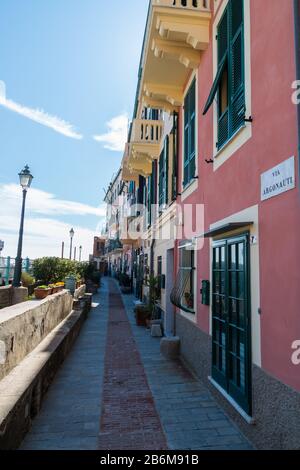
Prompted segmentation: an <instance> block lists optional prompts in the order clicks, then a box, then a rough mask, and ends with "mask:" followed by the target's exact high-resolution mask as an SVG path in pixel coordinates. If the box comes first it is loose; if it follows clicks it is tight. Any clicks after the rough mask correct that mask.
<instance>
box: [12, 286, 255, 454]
mask: <svg viewBox="0 0 300 470" xmlns="http://www.w3.org/2000/svg"><path fill="white" fill-rule="evenodd" d="M94 303H95V304H94V305H95V307H94V308H93V309H92V312H91V313H90V316H89V318H88V320H87V322H86V324H85V325H84V327H83V329H82V332H81V335H80V337H79V338H78V340H77V342H76V344H75V346H74V348H73V350H72V352H71V354H70V355H69V357H68V358H67V360H66V362H65V363H64V365H63V366H62V368H61V370H60V372H59V373H58V375H57V377H56V380H55V381H54V383H53V385H52V386H51V388H50V391H49V393H48V395H47V397H46V400H45V402H44V404H43V407H42V410H41V413H40V415H39V416H38V417H37V418H36V419H35V421H34V424H33V427H32V430H31V432H30V433H29V434H28V436H27V437H26V439H25V440H24V442H23V445H22V447H21V448H22V449H70V450H72V449H77V450H78V449H82V450H84V449H95V450H96V449H105V450H109V449H111V450H112V449H122V450H125V449H145V450H151V449H178V450H180V449H197V450H201V449H249V448H251V447H250V445H249V443H248V442H247V441H246V439H245V438H244V437H243V436H242V435H241V434H240V432H239V430H238V429H237V428H236V427H235V426H234V425H233V424H232V423H231V421H230V420H229V419H228V418H227V417H226V416H225V414H224V413H223V411H222V410H221V409H220V408H219V407H218V405H217V404H216V403H215V401H214V399H213V397H212V396H211V394H210V393H209V392H208V390H207V389H206V388H205V387H204V386H203V385H202V384H201V383H199V382H198V381H197V380H196V379H195V378H194V377H193V376H192V375H191V374H190V373H189V372H188V371H187V370H186V369H185V368H184V367H183V366H182V365H181V363H180V362H179V361H175V362H173V361H168V360H166V359H164V358H163V357H161V355H160V352H159V339H156V338H151V336H150V334H149V331H147V330H145V329H144V328H139V327H137V326H136V325H135V320H134V315H133V298H132V297H131V296H124V297H123V302H122V297H121V296H120V294H119V289H118V286H117V284H116V283H115V282H114V281H110V280H108V279H104V281H103V287H102V289H101V293H100V294H99V295H97V296H95V297H94ZM98 303H99V305H98V306H97V304H98ZM124 306H125V308H124ZM125 309H126V310H125ZM126 311H127V315H126Z"/></svg>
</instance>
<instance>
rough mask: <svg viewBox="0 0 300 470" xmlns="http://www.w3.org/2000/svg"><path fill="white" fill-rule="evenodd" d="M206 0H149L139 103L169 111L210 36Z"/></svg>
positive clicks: (180, 98) (177, 101) (177, 103)
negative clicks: (140, 101)
mask: <svg viewBox="0 0 300 470" xmlns="http://www.w3.org/2000/svg"><path fill="white" fill-rule="evenodd" d="M210 20H211V12H210V9H209V1H208V0H152V3H151V8H150V13H149V18H148V23H147V36H146V38H147V39H146V42H145V49H144V56H143V76H142V87H141V91H142V95H141V98H142V103H143V105H145V106H148V107H152V108H158V109H164V110H166V111H169V112H171V111H172V110H174V109H176V108H178V106H181V105H182V103H183V93H184V86H185V84H186V82H187V81H188V78H189V76H190V74H191V71H193V70H195V69H197V68H198V67H199V65H200V61H201V51H204V50H205V49H206V48H207V47H208V44H209V40H210Z"/></svg>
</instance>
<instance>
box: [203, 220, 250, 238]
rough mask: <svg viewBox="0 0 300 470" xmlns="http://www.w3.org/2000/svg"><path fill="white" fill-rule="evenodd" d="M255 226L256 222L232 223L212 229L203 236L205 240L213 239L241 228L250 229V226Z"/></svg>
mask: <svg viewBox="0 0 300 470" xmlns="http://www.w3.org/2000/svg"><path fill="white" fill-rule="evenodd" d="M253 224H254V222H231V223H229V224H225V225H222V226H221V227H216V228H212V229H211V230H209V231H208V232H205V233H204V234H203V235H202V236H203V237H204V238H212V237H216V236H218V235H223V234H225V233H228V232H232V231H233V230H237V229H239V228H243V227H249V225H253Z"/></svg>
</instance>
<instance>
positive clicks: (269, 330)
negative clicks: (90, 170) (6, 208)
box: [122, 0, 300, 449]
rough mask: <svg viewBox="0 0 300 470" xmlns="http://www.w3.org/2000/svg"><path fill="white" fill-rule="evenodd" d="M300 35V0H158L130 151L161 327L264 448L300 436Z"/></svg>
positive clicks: (140, 253)
mask: <svg viewBox="0 0 300 470" xmlns="http://www.w3.org/2000/svg"><path fill="white" fill-rule="evenodd" d="M195 23H197V25H198V26H197V28H199V29H197V28H196V29H195ZM156 28H157V29H156ZM200 32H201V34H200ZM172 41H173V42H172ZM180 41H181V42H180ZM299 42H300V38H299V2H298V1H293V0H285V1H284V2H282V1H280V0H264V1H261V0H211V1H204V0H201V1H200V2H193V1H191V2H174V3H173V2H170V1H167V0H165V1H163V2H158V1H156V0H154V1H152V2H150V9H149V14H148V21H147V26H146V33H145V41H144V46H143V52H142V59H141V70H140V80H139V84H138V94H137V103H136V109H135V115H134V121H133V130H132V132H131V134H130V135H129V143H128V146H127V148H126V154H125V156H124V159H123V172H122V175H123V176H122V177H123V179H124V181H131V182H132V184H134V185H135V189H136V190H137V191H138V192H139V193H140V192H141V191H142V193H143V194H144V196H142V197H141V199H143V200H144V201H145V203H146V205H147V204H148V206H149V203H150V206H151V204H157V205H158V209H156V213H155V214H154V216H153V215H152V217H149V214H148V215H147V217H146V219H147V223H146V225H145V224H144V225H143V227H144V233H145V234H146V235H145V236H144V237H143V241H142V242H141V243H140V245H139V248H138V249H137V250H136V259H141V258H143V260H145V259H146V260H150V261H147V262H149V264H150V267H149V266H147V269H148V271H149V269H150V272H151V271H153V273H154V274H156V275H158V276H159V277H160V278H162V277H163V279H164V282H163V283H160V289H161V291H162V296H161V299H162V301H161V309H162V311H163V322H164V329H165V332H167V334H170V335H176V336H178V338H179V339H180V346H181V356H182V358H183V359H184V361H185V362H186V363H187V364H188V365H189V366H190V367H191V369H193V371H194V372H195V373H196V374H197V375H198V376H199V377H200V378H201V380H203V381H204V382H205V384H206V385H207V386H208V387H209V389H210V390H211V392H212V393H213V394H214V396H215V397H216V398H217V400H218V401H219V402H220V404H221V405H222V406H223V407H225V409H226V411H227V412H228V414H229V415H230V416H231V418H232V419H234V420H235V421H236V422H237V423H238V425H239V426H240V427H241V428H242V430H243V431H244V433H245V434H246V435H247V436H249V438H250V439H251V440H252V441H253V442H254V443H255V444H256V445H257V447H259V448H283V449H284V448H294V449H299V442H300V429H299V422H300V352H299V349H300V321H299V319H300V308H299V300H298V292H299V289H300V268H299V266H300V249H299V239H300V193H299V173H300V172H299V99H298V101H297V99H296V100H295V98H297V97H298V98H299V93H298V94H297V84H295V82H296V80H297V79H298V80H299V78H300V77H299V61H300V58H299V57H298V56H297V50H298V51H299V49H297V48H299ZM179 43H180V46H179V45H178V44H179ZM188 48H189V49H188ZM178 59H179V63H180V66H179V65H178V66H177V67H178V68H176V67H175V65H174V61H176V60H177V62H178ZM297 64H298V65H297ZM172 67H174V69H172ZM171 69H172V73H170V74H169V70H171ZM168 74H169V75H168ZM176 74H177V75H176ZM295 90H296V91H295ZM143 109H148V110H149V109H154V110H156V109H157V110H160V111H159V112H157V115H153V114H152V115H151V119H149V117H148V119H144V117H145V114H142V113H141V110H143ZM141 119H144V120H143V121H141ZM157 121H159V122H163V123H164V124H162V125H161V127H159V129H163V131H162V134H157V135H159V136H160V138H159V139H156V140H155V139H154V138H153V132H152V134H151V136H150V138H149V140H148V141H146V140H145V137H144V134H143V132H144V131H142V134H143V135H139V136H138V138H137V136H136V135H135V130H136V126H137V125H140V122H142V124H141V126H142V127H141V129H142V130H143V129H146V128H148V127H147V126H149V128H151V129H158V124H156V122H157ZM147 123H148V124H147ZM172 123H173V124H172ZM143 126H144V127H143ZM145 126H146V127H145ZM159 132H160V131H159ZM149 135H150V134H149ZM128 147H129V153H128ZM141 179H142V180H143V182H142V183H141ZM147 201H148V202H147ZM189 205H190V206H191V207H192V208H193V210H196V208H197V207H200V208H201V209H200V212H201V213H203V223H202V226H201V229H198V228H196V230H195V232H194V233H193V234H192V236H191V237H189V238H187V237H185V235H184V232H185V230H184V228H185V227H187V226H190V225H193V224H194V222H195V221H194V220H193V218H192V219H191V220H190V219H189V218H188V217H187V216H186V215H185V209H184V208H185V207H186V206H189ZM176 206H177V207H178V206H179V207H181V208H182V213H183V215H182V216H180V217H179V216H178V215H177V216H176V215H174V213H176V211H177V209H176V211H175V212H174V207H176ZM172 214H173V215H172ZM166 219H168V220H171V221H172V220H173V222H174V227H175V232H174V233H175V234H177V236H174V237H173V239H172V237H170V239H168V240H167V241H166V240H165V241H161V240H157V239H156V240H155V242H153V234H154V232H155V230H156V228H153V226H154V221H155V227H158V226H159V227H163V225H164V223H165V220H166ZM194 225H195V224H194ZM180 232H183V235H180V236H178V235H179V233H180ZM143 263H144V264H145V261H143ZM144 264H143V268H144V267H145V266H144ZM143 294H144V297H147V288H146V287H145V288H144V291H143ZM142 297H143V295H142Z"/></svg>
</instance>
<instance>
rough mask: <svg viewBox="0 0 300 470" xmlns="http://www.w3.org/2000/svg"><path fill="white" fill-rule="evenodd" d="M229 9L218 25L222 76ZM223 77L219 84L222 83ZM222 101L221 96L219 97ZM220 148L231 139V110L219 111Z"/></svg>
mask: <svg viewBox="0 0 300 470" xmlns="http://www.w3.org/2000/svg"><path fill="white" fill-rule="evenodd" d="M228 20H229V8H228V6H227V8H226V10H225V12H224V14H223V16H222V19H221V21H220V23H219V25H218V67H219V69H221V67H222V69H223V70H222V74H223V71H224V70H225V67H226V65H227V66H228V55H229V54H228V52H229V26H228V23H229V21H228ZM221 78H222V77H221V75H220V79H219V84H220V81H221ZM219 99H220V96H219ZM218 113H219V115H218V148H220V147H222V145H223V144H224V143H225V142H226V141H227V140H228V137H229V108H227V109H226V110H225V111H224V112H223V113H222V114H220V110H218Z"/></svg>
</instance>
